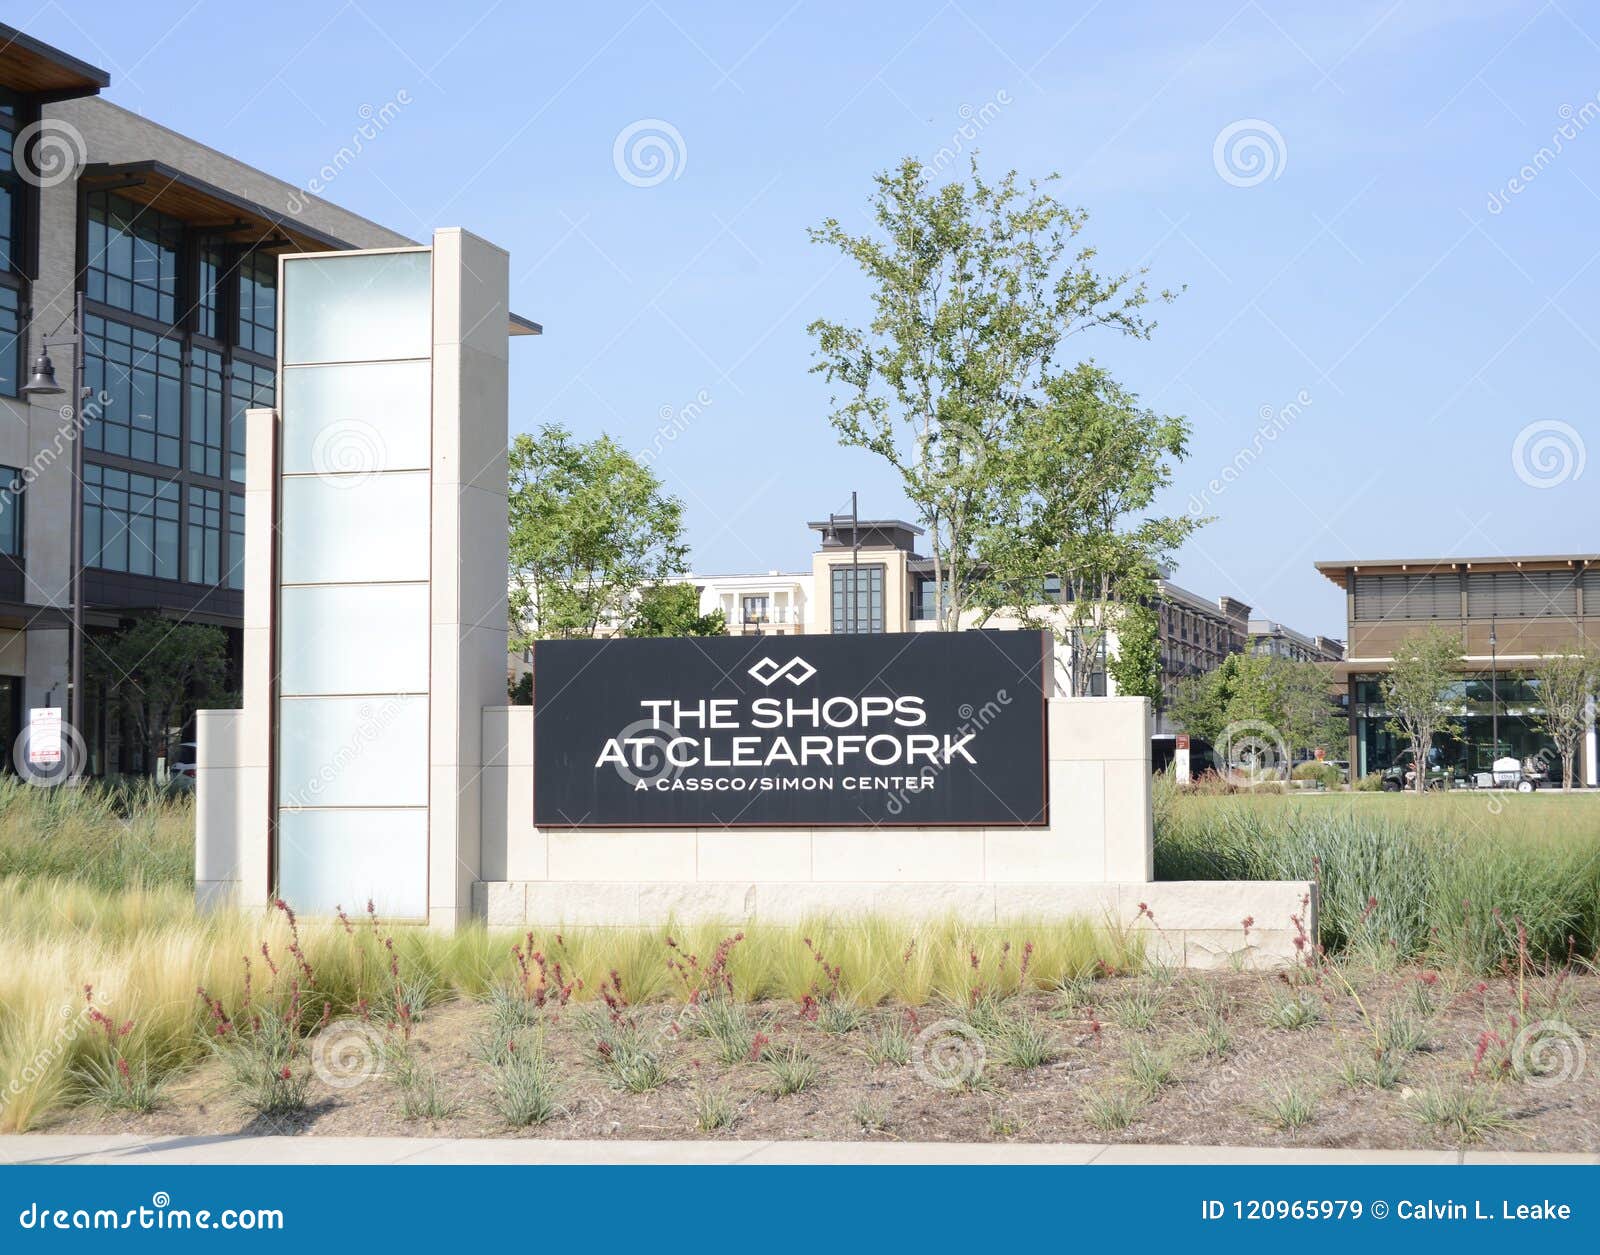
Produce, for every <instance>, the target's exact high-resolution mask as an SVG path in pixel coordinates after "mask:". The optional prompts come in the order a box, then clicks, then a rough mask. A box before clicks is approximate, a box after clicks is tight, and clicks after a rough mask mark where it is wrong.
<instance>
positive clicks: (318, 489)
mask: <svg viewBox="0 0 1600 1255" xmlns="http://www.w3.org/2000/svg"><path fill="white" fill-rule="evenodd" d="M280 483H281V484H282V485H283V526H282V529H281V530H282V568H281V569H282V578H283V582H284V583H285V584H357V583H367V582H372V583H377V582H382V581H395V580H425V579H427V578H428V546H429V527H428V473H427V472H426V471H403V472H401V473H399V474H393V475H288V476H285V477H284V478H283V479H282V480H281V481H280Z"/></svg>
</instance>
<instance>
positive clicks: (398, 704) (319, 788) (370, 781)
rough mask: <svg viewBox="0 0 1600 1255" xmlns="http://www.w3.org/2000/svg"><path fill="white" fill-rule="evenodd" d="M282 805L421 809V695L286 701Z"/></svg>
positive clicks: (282, 704) (424, 713) (282, 705)
mask: <svg viewBox="0 0 1600 1255" xmlns="http://www.w3.org/2000/svg"><path fill="white" fill-rule="evenodd" d="M278 803H279V805H281V806H426V805H427V803H428V699H427V698H426V697H285V698H283V699H282V700H281V701H279V703H278Z"/></svg>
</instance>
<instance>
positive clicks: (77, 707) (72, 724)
mask: <svg viewBox="0 0 1600 1255" xmlns="http://www.w3.org/2000/svg"><path fill="white" fill-rule="evenodd" d="M69 320H70V321H71V323H72V335H71V336H70V337H68V338H63V339H59V340H55V339H52V338H51V337H53V336H54V335H55V334H56V332H58V331H60V330H61V328H62V327H64V326H66V324H67V322H68V321H69ZM52 347H55V348H70V349H71V350H72V389H71V393H72V400H71V402H70V410H71V418H72V426H71V440H72V518H71V520H70V522H69V524H68V528H69V530H68V536H69V542H68V551H69V557H68V562H69V564H70V570H69V573H68V579H69V584H70V587H71V590H72V619H71V623H72V628H71V633H70V643H69V647H68V659H69V661H68V679H67V703H68V712H67V726H68V727H69V728H71V729H72V731H73V732H75V733H76V734H77V735H78V736H80V737H81V736H83V683H84V665H83V664H84V658H83V401H84V397H85V396H86V395H87V393H88V389H87V388H86V387H85V386H84V382H83V380H84V362H83V293H82V292H79V293H77V294H76V295H75V296H74V297H73V302H72V313H70V314H69V315H67V317H66V318H63V319H62V320H61V321H60V322H59V323H57V324H56V326H55V330H54V331H52V332H50V334H49V335H47V336H45V337H44V339H43V340H42V341H40V343H39V356H38V357H37V358H36V359H35V360H34V363H33V370H32V371H31V373H30V374H29V376H28V382H27V383H25V384H24V385H23V386H22V387H21V388H20V389H19V391H20V392H21V393H22V395H23V396H25V397H30V398H31V397H51V396H60V395H61V394H62V393H63V392H65V391H66V389H64V388H63V387H62V386H61V385H60V384H59V383H57V382H56V368H55V363H54V362H52V361H51V360H50V349H51V348H52ZM62 416H63V417H66V413H65V412H63V415H62ZM85 757H87V754H86V755H85ZM87 766H88V763H87V762H76V763H73V764H72V766H71V772H72V776H71V779H73V780H76V779H77V778H78V777H79V776H80V775H81V774H82V772H83V770H84V768H85V767H87Z"/></svg>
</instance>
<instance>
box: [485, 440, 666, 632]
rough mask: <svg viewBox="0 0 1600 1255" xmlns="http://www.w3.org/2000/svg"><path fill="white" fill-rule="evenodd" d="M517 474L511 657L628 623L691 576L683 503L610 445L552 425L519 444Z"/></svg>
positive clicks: (514, 455) (513, 464) (514, 452)
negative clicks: (532, 644)
mask: <svg viewBox="0 0 1600 1255" xmlns="http://www.w3.org/2000/svg"><path fill="white" fill-rule="evenodd" d="M510 472H511V475H510V478H511V483H510V527H511V536H510V546H511V632H512V647H513V648H518V649H520V648H522V647H523V646H525V645H526V644H527V643H528V642H529V641H531V640H537V639H540V638H547V637H584V636H593V635H594V634H595V631H596V629H597V628H599V627H600V626H601V625H603V624H622V623H626V622H627V621H628V619H629V617H630V616H631V615H632V613H633V609H634V605H635V603H636V601H637V599H638V597H639V595H640V593H641V592H643V590H645V589H647V588H649V587H651V586H653V585H655V584H658V583H659V582H661V581H662V580H665V579H668V578H669V577H671V576H674V575H681V574H683V572H684V571H685V570H686V569H687V563H686V558H687V553H688V550H687V546H686V545H685V543H684V525H683V504H682V502H680V501H678V500H677V498H675V497H672V496H670V495H668V494H667V493H666V492H665V491H664V490H663V488H662V485H661V481H660V480H659V479H657V478H656V476H655V475H654V474H653V473H652V472H651V471H650V470H649V469H647V468H646V467H644V466H642V465H641V464H640V463H639V462H638V460H637V459H636V458H634V457H633V456H632V455H631V454H630V453H628V452H627V451H626V450H625V449H623V448H622V447H621V446H620V445H618V444H617V443H616V442H615V441H613V440H612V439H611V438H610V437H608V436H600V437H599V438H597V439H595V440H591V441H588V442H586V443H585V442H580V441H576V440H574V439H573V438H572V433H571V432H569V431H568V430H567V429H566V428H564V427H562V426H560V425H559V424H549V425H547V426H545V427H542V428H540V429H539V432H538V433H537V434H536V435H533V436H529V435H520V436H518V437H517V438H516V439H515V440H514V441H513V442H512V445H511V449H510Z"/></svg>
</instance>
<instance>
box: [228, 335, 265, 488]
mask: <svg viewBox="0 0 1600 1255" xmlns="http://www.w3.org/2000/svg"><path fill="white" fill-rule="evenodd" d="M275 389H276V381H275V380H274V378H273V372H272V368H271V367H270V366H253V365H251V364H250V363H249V362H241V361H239V360H237V359H235V361H234V363H233V378H232V379H231V380H230V381H229V383H228V393H229V398H230V404H229V407H228V478H229V479H231V480H233V482H234V483H236V484H242V483H244V412H245V411H246V410H249V409H270V408H271V407H272V404H273V392H274V391H275Z"/></svg>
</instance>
